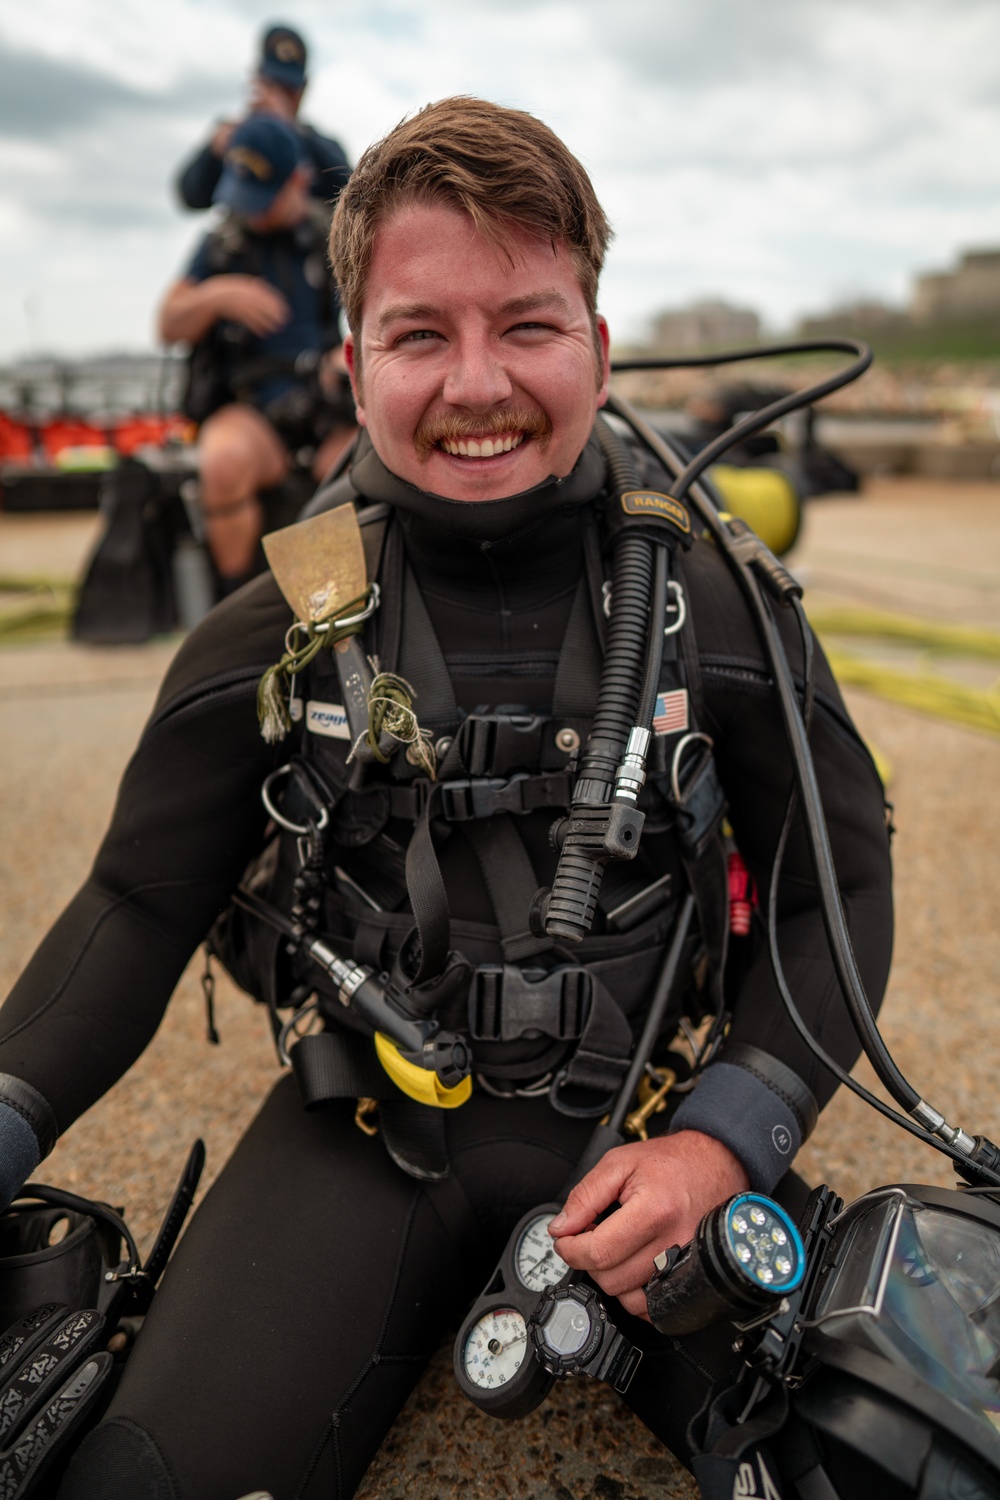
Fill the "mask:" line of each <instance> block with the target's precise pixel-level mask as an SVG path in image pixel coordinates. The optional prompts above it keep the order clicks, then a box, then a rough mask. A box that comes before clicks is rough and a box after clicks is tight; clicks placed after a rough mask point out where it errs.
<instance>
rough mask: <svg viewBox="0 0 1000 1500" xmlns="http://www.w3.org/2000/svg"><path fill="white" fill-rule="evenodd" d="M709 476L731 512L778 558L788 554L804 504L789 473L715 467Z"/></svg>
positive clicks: (726, 466)
mask: <svg viewBox="0 0 1000 1500" xmlns="http://www.w3.org/2000/svg"><path fill="white" fill-rule="evenodd" d="M708 477H709V479H711V481H712V483H713V484H714V485H715V487H716V489H717V490H718V491H719V494H720V495H721V496H722V499H723V500H724V502H725V506H726V510H727V511H728V513H729V514H730V515H733V516H739V518H740V520H741V521H746V523H747V525H748V526H749V527H751V528H752V529H753V530H754V531H755V532H756V533H757V535H758V536H759V537H760V539H761V541H762V542H765V543H766V544H767V546H768V547H770V549H771V551H772V552H773V553H774V555H775V557H781V555H782V553H784V552H787V551H788V549H789V548H790V547H791V546H792V544H793V543H794V541H795V539H796V537H797V536H798V534H799V529H800V527H801V525H802V502H801V500H800V499H799V497H798V493H797V491H796V489H795V486H794V485H793V484H792V481H791V480H790V479H789V478H788V476H787V474H783V473H782V472H781V470H780V469H763V468H756V467H754V468H750V469H741V468H737V467H736V465H735V464H715V465H714V466H713V467H712V468H711V469H709V471H708Z"/></svg>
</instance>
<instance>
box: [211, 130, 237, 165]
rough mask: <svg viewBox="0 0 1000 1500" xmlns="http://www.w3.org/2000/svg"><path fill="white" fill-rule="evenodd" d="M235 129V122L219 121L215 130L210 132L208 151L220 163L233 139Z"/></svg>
mask: <svg viewBox="0 0 1000 1500" xmlns="http://www.w3.org/2000/svg"><path fill="white" fill-rule="evenodd" d="M235 129H236V121H235V120H220V121H219V123H218V125H216V127H215V130H214V131H213V132H212V139H211V140H210V141H209V143H208V144H209V150H210V151H211V153H212V155H213V156H217V157H218V158H219V159H220V161H221V159H222V158H223V157H224V156H225V154H226V152H227V151H228V150H229V142H230V141H231V140H232V138H233V131H234V130H235Z"/></svg>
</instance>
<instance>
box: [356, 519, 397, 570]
mask: <svg viewBox="0 0 1000 1500" xmlns="http://www.w3.org/2000/svg"><path fill="white" fill-rule="evenodd" d="M391 516H392V512H391V511H390V509H389V507H388V505H366V506H365V508H364V509H363V510H360V511H359V512H358V525H359V526H360V528H361V546H362V548H363V550H364V554H365V573H366V574H367V577H368V581H369V583H371V582H373V581H374V580H375V579H376V578H377V577H378V576H379V570H380V569H381V567H382V549H383V547H384V546H385V538H386V533H387V532H388V530H389V522H390V519H391Z"/></svg>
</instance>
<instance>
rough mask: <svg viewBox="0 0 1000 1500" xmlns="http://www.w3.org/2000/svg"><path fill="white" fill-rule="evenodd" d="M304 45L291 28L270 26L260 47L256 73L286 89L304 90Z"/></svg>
mask: <svg viewBox="0 0 1000 1500" xmlns="http://www.w3.org/2000/svg"><path fill="white" fill-rule="evenodd" d="M306 55H307V54H306V44H305V42H304V41H303V40H302V38H301V37H300V36H299V34H298V32H297V31H293V30H292V28H291V26H272V27H271V29H270V30H269V31H266V32H265V33H264V40H263V41H262V42H261V45H260V63H259V64H258V66H257V72H258V73H263V75H264V77H265V78H272V79H273V80H274V82H275V83H280V84H281V85H282V87H283V88H286V89H301V88H305V83H306Z"/></svg>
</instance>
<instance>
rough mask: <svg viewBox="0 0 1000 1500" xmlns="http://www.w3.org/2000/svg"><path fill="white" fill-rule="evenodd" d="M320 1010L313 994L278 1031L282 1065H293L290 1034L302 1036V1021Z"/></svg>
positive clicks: (279, 1053)
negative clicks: (289, 1043) (300, 1026)
mask: <svg viewBox="0 0 1000 1500" xmlns="http://www.w3.org/2000/svg"><path fill="white" fill-rule="evenodd" d="M318 1011H319V1001H318V1000H317V998H316V996H315V995H313V996H312V997H311V999H309V1000H307V1001H306V1003H305V1005H300V1006H299V1008H298V1010H297V1011H295V1012H294V1013H293V1014H292V1015H290V1016H289V1018H288V1020H287V1021H286V1022H285V1024H284V1025H283V1026H282V1028H281V1030H280V1031H279V1032H278V1060H279V1062H280V1063H281V1065H282V1067H284V1068H290V1067H291V1065H292V1059H291V1055H290V1053H289V1048H288V1038H289V1037H290V1036H300V1033H299V1030H298V1026H299V1023H300V1021H304V1020H305V1018H306V1016H309V1015H313V1014H315V1013H317V1012H318ZM300 1039H301V1037H300Z"/></svg>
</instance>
